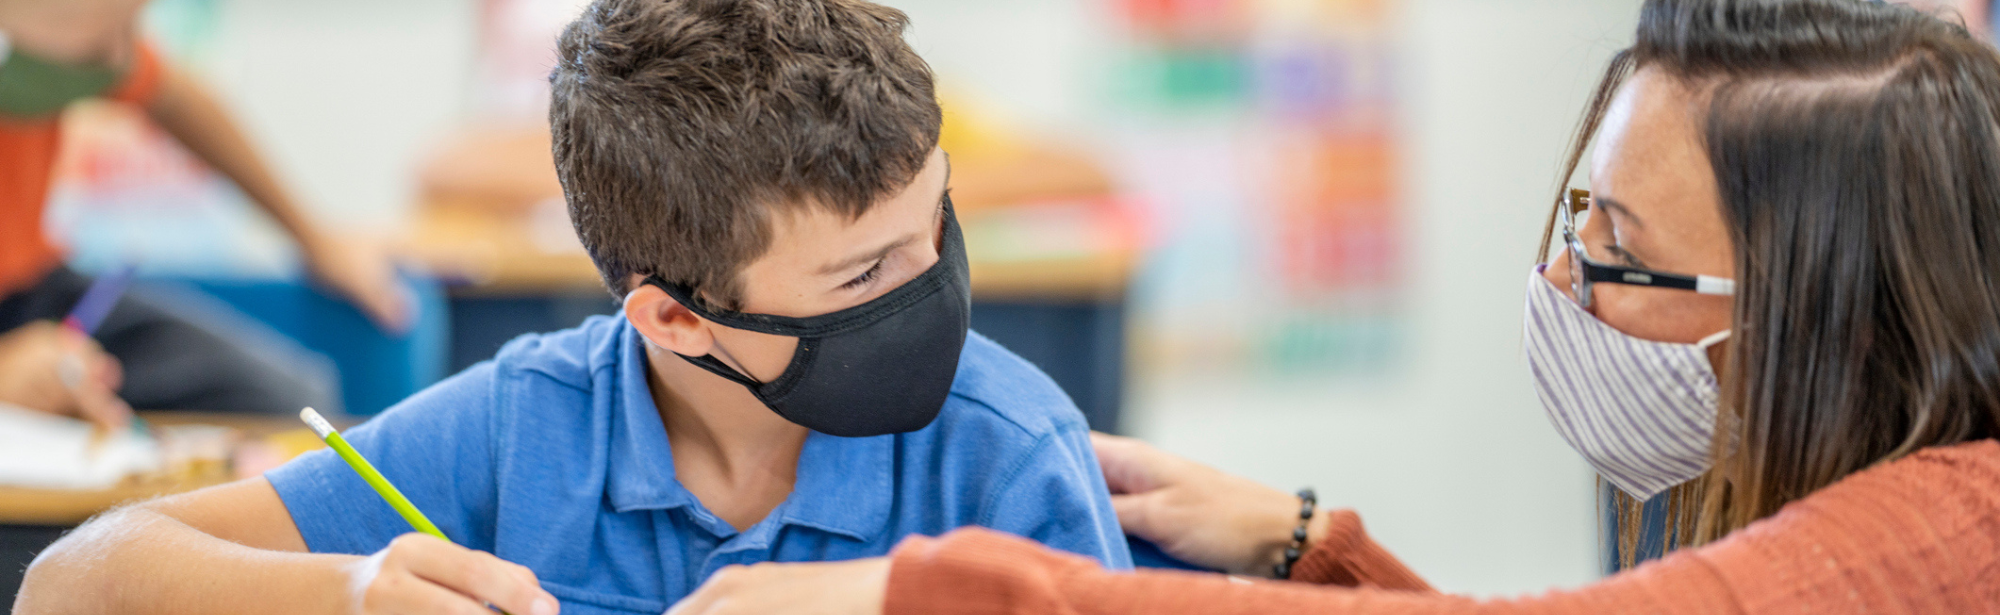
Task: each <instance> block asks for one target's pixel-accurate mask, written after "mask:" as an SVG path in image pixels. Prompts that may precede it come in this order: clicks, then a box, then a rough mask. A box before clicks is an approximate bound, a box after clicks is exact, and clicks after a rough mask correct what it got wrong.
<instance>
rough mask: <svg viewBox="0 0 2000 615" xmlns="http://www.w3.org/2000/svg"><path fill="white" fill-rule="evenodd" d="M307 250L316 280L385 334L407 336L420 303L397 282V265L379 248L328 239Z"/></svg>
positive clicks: (322, 237) (307, 263) (322, 239)
mask: <svg viewBox="0 0 2000 615" xmlns="http://www.w3.org/2000/svg"><path fill="white" fill-rule="evenodd" d="M313 244H314V245H312V246H311V247H309V248H308V249H307V253H306V265H307V268H308V269H310V270H311V271H312V274H313V277H314V278H316V279H318V280H319V282H320V283H321V284H324V285H326V287H327V288H330V289H332V290H333V291H334V292H337V293H340V295H341V296H342V297H346V298H347V300H348V301H350V302H353V303H354V305H355V306H356V307H359V308H361V312H362V313H363V314H367V315H368V319H369V320H371V321H374V322H375V326H377V327H380V328H381V329H382V330H383V331H389V332H392V333H403V332H405V331H408V330H409V329H410V325H411V324H412V321H414V320H415V311H416V300H415V299H413V298H411V297H410V295H409V292H408V291H406V290H404V288H403V285H402V283H401V282H399V281H397V279H396V267H395V263H394V262H392V261H391V260H390V259H389V255H388V254H387V253H385V252H383V251H382V250H380V249H378V248H376V247H375V246H371V245H366V244H362V243H356V242H351V241H345V240H339V239H333V238H330V237H326V236H321V237H320V238H318V239H316V240H315V241H313Z"/></svg>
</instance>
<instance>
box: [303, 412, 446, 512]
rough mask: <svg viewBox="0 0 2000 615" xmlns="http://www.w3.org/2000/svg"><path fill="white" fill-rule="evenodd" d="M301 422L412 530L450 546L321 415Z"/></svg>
mask: <svg viewBox="0 0 2000 615" xmlns="http://www.w3.org/2000/svg"><path fill="white" fill-rule="evenodd" d="M299 418H300V419H304V420H305V422H306V425H307V426H310V427H312V430H313V433H316V434H319V437H320V439H321V440H325V441H326V445H327V446H328V447H331V448H333V452H335V453H339V454H340V458H341V459H344V460H347V465H348V466H350V467H353V468H354V473H355V474H360V475H361V480H365V481H368V486H370V487H374V488H375V493H376V494H377V495H380V496H382V500H383V501H386V502H388V503H389V507H390V508H394V509H396V514H400V515H402V516H403V520H404V521H408V522H410V527H414V528H417V531H419V532H423V533H425V534H430V535H432V536H436V537H438V538H442V539H444V540H445V542H451V538H450V537H447V536H445V535H444V532H442V531H439V530H438V528H437V526H436V525H434V524H432V523H431V520H430V518H429V517H425V516H424V511H421V510H417V505H415V504H411V503H410V499H409V498H406V497H403V492H402V491H400V490H397V489H396V486H395V485H394V484H391V483H390V482H389V479H387V478H384V477H383V476H382V473H381V472H377V471H375V464H372V463H368V459H367V458H365V457H362V456H361V453H359V452H356V451H355V450H354V447H352V446H348V445H347V439H346V438H342V437H340V432H339V431H335V430H334V429H333V425H332V424H331V423H327V422H326V419H325V418H323V417H321V416H320V415H319V411H317V410H313V409H312V408H306V409H304V410H300V411H299Z"/></svg>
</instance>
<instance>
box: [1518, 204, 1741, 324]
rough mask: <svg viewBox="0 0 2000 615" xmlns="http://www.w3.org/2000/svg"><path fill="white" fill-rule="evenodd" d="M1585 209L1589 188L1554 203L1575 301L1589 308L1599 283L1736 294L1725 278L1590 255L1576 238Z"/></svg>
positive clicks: (1734, 285)
mask: <svg viewBox="0 0 2000 615" xmlns="http://www.w3.org/2000/svg"><path fill="white" fill-rule="evenodd" d="M1588 209H1590V191H1589V190H1583V189H1580V188H1572V189H1570V191H1569V192H1567V193H1565V194H1564V195H1563V196H1562V197H1558V199H1557V202H1556V212H1557V214H1556V215H1557V217H1558V218H1559V219H1560V221H1561V223H1562V239H1563V249H1565V250H1568V251H1569V284H1570V291H1571V292H1572V293H1573V294H1574V295H1575V296H1576V302H1577V304H1579V305H1582V306H1583V307H1585V308H1588V307H1590V306H1591V303H1592V295H1593V294H1594V293H1593V292H1592V291H1593V288H1594V286H1595V285H1596V284H1597V283H1599V282H1604V283H1608V284H1625V285H1628V286H1650V287H1653V288H1672V289H1677V290H1691V291H1694V292H1697V293H1701V294H1704V295H1721V296H1731V295H1735V294H1736V281H1735V280H1732V279H1729V278H1718V277H1715V276H1707V275H1682V274H1678V273H1667V272H1665V271H1654V270H1651V269H1641V268H1638V267H1624V266H1619V265H1612V264H1609V263H1605V262H1602V261H1599V260H1597V259H1594V258H1591V257H1590V254H1589V252H1587V251H1586V250H1585V249H1584V244H1583V241H1582V240H1580V239H1577V237H1576V231H1577V227H1576V215H1577V214H1578V213H1581V212H1583V211H1585V210H1588Z"/></svg>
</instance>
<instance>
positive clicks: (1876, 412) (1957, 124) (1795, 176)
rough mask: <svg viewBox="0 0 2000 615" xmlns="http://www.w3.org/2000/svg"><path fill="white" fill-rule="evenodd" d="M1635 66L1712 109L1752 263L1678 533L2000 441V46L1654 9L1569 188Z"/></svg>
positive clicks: (1679, 508) (1593, 119)
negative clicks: (1705, 454) (1882, 468)
mask: <svg viewBox="0 0 2000 615" xmlns="http://www.w3.org/2000/svg"><path fill="white" fill-rule="evenodd" d="M1640 68H1649V69H1655V70H1663V71H1665V72H1666V73H1667V74H1669V75H1672V76H1674V77H1675V78H1678V79H1680V80H1682V81H1683V82H1684V83H1685V84H1687V85H1688V86H1690V87H1691V88H1693V89H1694V91H1699V92H1706V93H1708V94H1709V95H1710V98H1709V105H1708V109H1707V113H1706V114H1705V117H1706V120H1705V125H1704V126H1703V128H1702V134H1703V135H1704V139H1705V146H1706V148H1707V153H1708V156H1709V160H1710V163H1711V165H1712V166H1713V168H1714V172H1715V178H1716V185H1717V188H1718V190H1719V192H1720V194H1719V195H1718V196H1719V197H1720V202H1721V207H1722V211H1721V213H1722V216H1723V219H1724V222H1725V223H1726V224H1727V226H1728V228H1729V231H1730V235H1731V240H1732V242H1733V243H1734V245H1735V247H1736V262H1735V269H1736V272H1735V273H1736V280H1737V285H1736V288H1737V295H1736V298H1735V308H1734V316H1733V320H1734V323H1733V327H1734V333H1733V335H1732V336H1731V338H1730V349H1729V352H1728V358H1727V361H1726V364H1725V365H1724V366H1723V369H1722V374H1721V378H1722V386H1723V394H1722V411H1721V413H1722V415H1721V416H1720V417H1718V421H1717V425H1718V428H1717V436H1716V442H1715V446H1714V452H1713V457H1714V461H1715V463H1714V466H1713V468H1712V469H1711V470H1710V471H1709V473H1708V474H1707V475H1706V476H1705V477H1703V478H1702V479H1699V480H1697V481H1695V482H1693V483H1690V484H1689V485H1684V486H1682V487H1679V488H1676V489H1675V490H1674V491H1673V492H1671V493H1672V495H1670V497H1669V503H1668V507H1669V511H1668V512H1669V514H1668V519H1670V520H1671V522H1672V526H1673V527H1672V528H1671V531H1669V532H1666V533H1665V535H1666V536H1669V537H1671V538H1670V540H1672V541H1673V542H1675V543H1676V544H1678V545H1683V546H1685V545H1694V544H1702V543H1706V542H1708V541H1712V540H1715V539H1717V538H1720V537H1722V536H1724V535H1726V534H1728V533H1729V532H1732V531H1734V530H1736V529H1738V528H1741V527H1743V526H1745V525H1748V524H1749V523H1751V522H1753V521H1755V520H1757V519H1760V518H1763V517H1765V516H1768V515H1770V514H1772V513H1774V512H1776V511H1777V510H1778V508H1779V507H1781V506H1784V505H1785V504H1786V503H1788V502H1791V501H1793V500H1796V499H1799V498H1801V497H1804V496H1806V495H1807V494H1810V493H1812V492H1813V491H1815V490H1818V489H1819V488H1821V487H1825V486H1827V485H1828V484H1831V483H1833V482H1834V481H1837V480H1840V479H1841V478H1842V477H1844V476H1847V475H1849V474H1852V473H1854V472H1857V471H1860V470H1862V469H1865V468H1867V467H1869V466H1871V465H1874V464H1877V463H1882V462H1885V461H1889V460H1893V459H1897V458H1899V457H1901V456H1903V455H1907V454H1909V453H1911V452H1914V451H1917V450H1919V449H1923V448H1926V447H1932V446H1942V445H1949V444H1955V443H1960V442H1967V441H1973V440H1979V439H1985V438H1992V437H1995V436H1996V435H2000V56H1996V53H1995V51H1994V49H1993V48H1992V47H1989V46H1988V45H1986V44H1984V43H1982V42H1980V41H1978V40H1976V39H1974V38H1973V37H1972V36H1971V34H1969V33H1968V32H1967V31H1966V29H1965V28H1964V27H1963V26H1962V25H1960V24H1955V23H1952V22H1949V21H1946V20H1944V19H1941V18H1939V17H1937V16H1933V15H1930V14H1926V13H1923V12H1920V11H1917V10H1914V9H1911V8H1908V7H1904V6H1900V5H1892V4H1881V3H1871V2H1864V1H1861V0H1648V1H1647V2H1646V3H1645V6H1644V8H1643V9H1642V13H1641V15H1640V19H1639V28H1638V40H1637V42H1636V43H1635V44H1634V46H1633V47H1632V48H1630V49H1627V50H1625V51H1623V52H1620V53H1619V54H1618V55H1617V56H1616V57H1614V59H1613V60H1612V62H1611V66H1610V68H1609V69H1608V70H1607V71H1606V74H1605V76H1604V80H1603V81H1602V82H1601V83H1600V84H1599V86H1598V88H1597V90H1596V93H1595V96H1594V98H1593V100H1592V102H1591V104H1590V106H1589V108H1588V110H1587V112H1586V114H1585V116H1584V119H1583V121H1582V122H1581V123H1580V124H1579V126H1578V130H1577V135H1576V140H1575V144H1574V146H1573V148H1572V150H1571V152H1570V155H1569V157H1568V160H1567V164H1566V167H1565V168H1564V170H1563V175H1562V176H1561V177H1562V178H1563V184H1562V185H1566V183H1567V180H1568V178H1569V177H1570V176H1571V175H1572V174H1574V172H1575V170H1576V165H1577V164H1578V162H1579V161H1580V160H1581V158H1582V155H1583V151H1584V149H1585V148H1586V147H1587V146H1588V144H1589V140H1590V137H1591V136H1592V135H1593V134H1594V133H1595V132H1596V130H1597V127H1598V123H1599V121H1600V120H1601V119H1602V118H1603V116H1604V112H1605V108H1606V107H1607V106H1608V105H1609V103H1610V100H1611V98H1612V96H1613V94H1614V93H1615V92H1616V91H1617V90H1618V88H1619V86H1620V85H1621V84H1622V83H1623V82H1624V81H1625V79H1626V78H1627V77H1628V76H1629V75H1630V74H1631V73H1632V72H1633V71H1634V70H1637V69H1640ZM1551 228H1553V215H1552V216H1551ZM1545 239H1546V238H1545ZM1543 245H1545V246H1546V245H1548V241H1546V240H1545V241H1544V242H1543ZM1619 497H1620V498H1624V496H1623V495H1622V494H1621V495H1620V496H1619ZM1625 500H1626V501H1624V502H1622V504H1621V506H1620V507H1619V508H1620V510H1621V514H1620V515H1619V516H1620V518H1621V525H1623V526H1625V527H1626V529H1627V532H1626V534H1627V536H1625V537H1624V540H1621V541H1620V542H1621V543H1625V544H1624V545H1623V546H1624V547H1625V548H1623V549H1621V551H1622V552H1624V553H1627V554H1630V553H1632V552H1633V551H1634V549H1632V548H1631V547H1632V546H1633V544H1632V543H1633V542H1634V538H1635V537H1636V535H1637V534H1636V532H1637V530H1638V527H1637V526H1638V523H1637V520H1638V517H1637V516H1636V514H1634V513H1636V511H1637V508H1638V507H1637V506H1636V503H1635V502H1631V501H1630V500H1629V498H1625Z"/></svg>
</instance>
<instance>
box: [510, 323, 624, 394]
mask: <svg viewBox="0 0 2000 615" xmlns="http://www.w3.org/2000/svg"><path fill="white" fill-rule="evenodd" d="M624 322H625V319H623V318H620V317H617V316H601V315H600V316H591V317H589V318H586V319H584V321H583V323H582V324H579V325H577V326H574V327H570V328H568V329H563V330H561V331H552V332H548V333H529V334H525V335H522V336H520V337H516V338H514V339H513V340H511V341H508V342H507V343H506V344H505V345H503V346H501V347H500V351H499V352H497V353H495V354H494V355H493V363H494V364H495V368H496V369H497V371H498V373H497V374H496V376H498V377H501V378H519V377H523V376H541V377H543V378H544V379H546V380H549V381H552V382H553V383H555V384H560V385H564V386H568V387H571V388H575V389H578V390H583V391H588V390H590V388H591V378H592V375H593V374H595V373H597V371H598V370H601V369H606V368H611V367H615V366H616V365H617V364H618V360H619V358H620V357H621V356H622V353H620V352H619V349H620V348H619V344H621V343H623V342H624V338H625V335H624V332H625V329H626V327H624V326H623V325H624Z"/></svg>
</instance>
